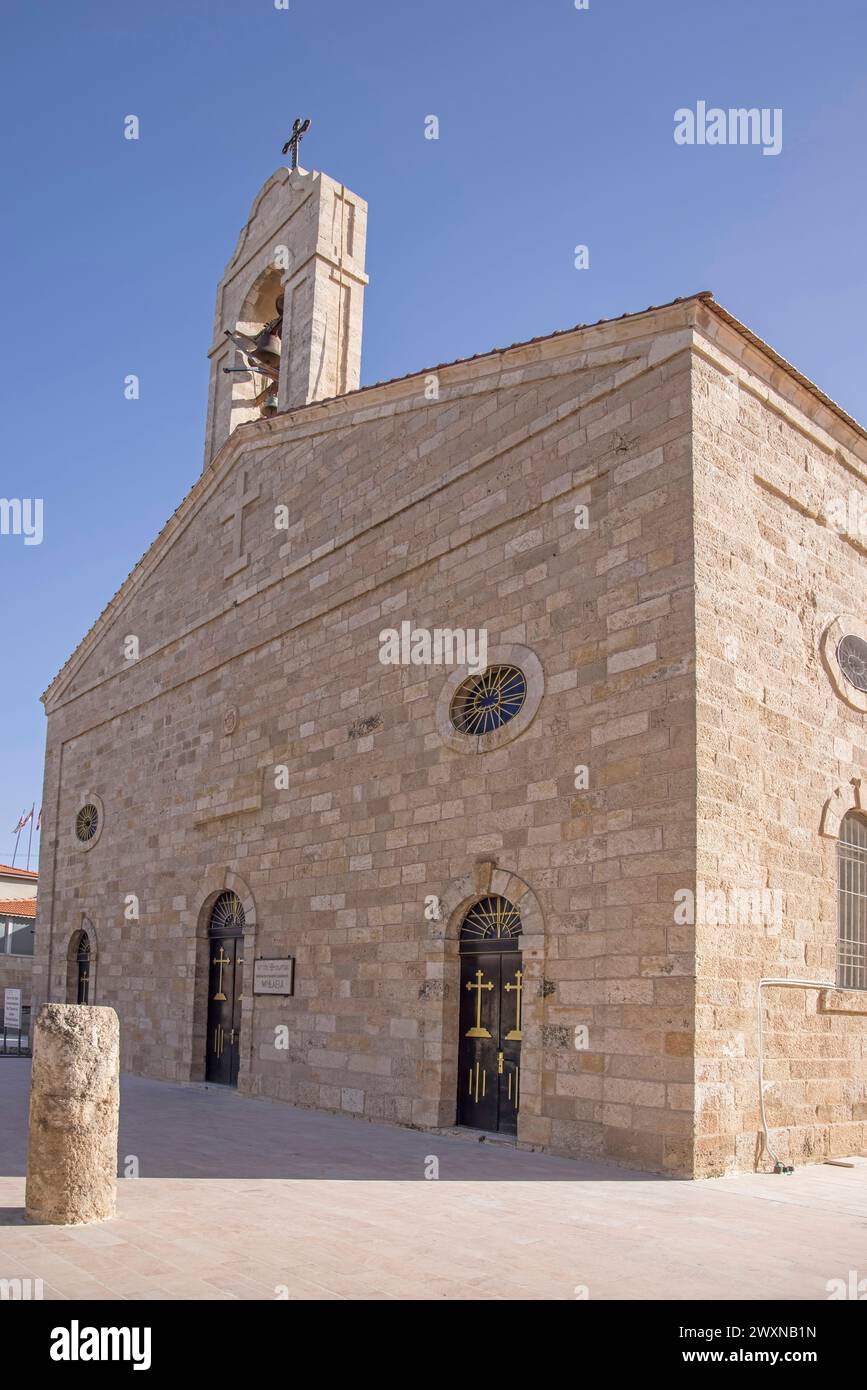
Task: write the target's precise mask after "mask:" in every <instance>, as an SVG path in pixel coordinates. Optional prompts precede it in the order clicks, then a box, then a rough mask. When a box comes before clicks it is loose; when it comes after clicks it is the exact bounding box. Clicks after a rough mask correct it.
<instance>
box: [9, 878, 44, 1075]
mask: <svg viewBox="0 0 867 1390" xmlns="http://www.w3.org/2000/svg"><path fill="white" fill-rule="evenodd" d="M37 879H38V874H36V873H35V872H32V871H30V870H28V869H19V868H14V867H13V866H12V865H10V864H0V1010H2V1008H3V1004H4V1000H5V991H6V990H7V989H13V990H16V989H17V990H20V991H21V1026H20V1028H18V1029H9V1030H6V1029H2V1031H0V1038H2V1039H3V1042H4V1047H5V1048H6V1049H7V1050H8V1049H11V1050H12V1051H15V1052H17V1051H19V1050H20V1049H21V1048H22V1047H29V1042H30V995H31V987H32V974H33V933H34V926H35V922H36V884H37ZM2 1017H3V1014H2V1012H0V1020H2ZM0 1028H2V1025H0Z"/></svg>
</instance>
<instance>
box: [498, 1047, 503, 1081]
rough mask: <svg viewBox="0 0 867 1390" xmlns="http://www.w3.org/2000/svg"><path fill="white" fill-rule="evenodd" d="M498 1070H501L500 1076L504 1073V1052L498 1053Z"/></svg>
mask: <svg viewBox="0 0 867 1390" xmlns="http://www.w3.org/2000/svg"><path fill="white" fill-rule="evenodd" d="M497 1071H498V1072H499V1074H500V1076H502V1075H503V1054H502V1052H498V1053H497Z"/></svg>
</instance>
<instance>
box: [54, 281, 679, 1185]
mask: <svg viewBox="0 0 867 1390" xmlns="http://www.w3.org/2000/svg"><path fill="white" fill-rule="evenodd" d="M692 312H693V308H692V307H690V306H676V307H674V308H672V309H671V310H669V311H659V312H657V313H656V314H654V315H652V316H647V317H643V316H638V317H636V318H634V319H631V320H626V321H623V322H618V323H615V324H609V325H603V326H600V327H598V328H592V329H586V330H582V331H581V332H580V333H575V334H570V335H564V336H563V337H561V338H557V339H553V340H547V341H544V342H542V343H539V344H532V345H527V346H524V347H521V348H516V349H512V350H509V351H508V352H507V353H503V354H497V355H493V356H491V357H489V358H483V359H479V360H477V361H473V362H469V363H464V364H456V365H454V366H452V367H449V368H445V369H443V370H442V372H441V374H440V379H439V398H438V399H436V400H430V399H428V398H426V396H425V386H426V381H425V378H424V377H419V378H415V379H412V380H409V381H404V382H397V383H393V384H392V385H389V386H384V387H378V388H373V389H371V390H370V391H365V392H360V393H358V394H357V395H355V396H350V397H346V398H344V399H342V400H339V401H335V402H328V403H325V404H322V405H314V406H309V407H308V408H307V409H306V410H302V411H297V412H295V413H294V414H289V415H285V416H278V417H275V418H274V419H273V420H271V421H268V422H262V423H261V424H256V425H243V426H241V427H240V429H239V430H238V431H237V432H236V433H235V434H234V435H233V436H232V439H231V440H230V441H229V443H228V444H227V445H226V446H225V448H224V449H223V451H221V453H220V454H219V456H218V457H217V459H216V460H215V463H214V465H213V467H212V468H211V469H209V470H206V472H205V474H204V475H203V477H202V479H201V481H200V482H199V483H198V484H197V485H196V487H195V488H194V489H193V492H192V493H191V494H190V495H189V497H188V498H187V499H185V501H184V502H183V503H182V504H181V506H180V507H179V508H178V511H177V512H176V513H175V515H174V517H173V518H172V519H171V521H170V522H169V523H168V525H167V527H166V528H165V531H164V532H163V533H162V535H161V537H160V538H159V539H158V541H157V542H156V543H155V545H154V546H153V547H152V549H151V551H150V552H149V553H148V555H147V556H146V557H145V559H144V560H143V561H142V563H141V565H140V566H139V567H138V569H137V571H136V573H135V575H134V576H133V579H132V581H131V582H130V583H129V584H128V585H127V586H126V587H125V589H124V590H122V591H121V593H120V595H119V596H118V597H117V598H116V599H115V600H114V601H113V603H112V604H111V605H109V608H108V609H107V610H106V612H105V614H103V615H102V617H101V618H100V619H99V621H98V623H97V624H96V627H95V629H94V632H93V634H92V636H91V638H90V639H89V642H88V643H87V644H86V645H85V647H84V648H83V649H82V651H81V652H80V653H79V654H78V655H77V656H76V657H75V658H74V659H73V660H72V661H71V662H70V663H69V665H68V666H67V667H66V668H65V669H64V671H63V672H62V673H61V675H60V676H59V678H58V679H57V680H56V681H55V683H54V684H53V686H52V688H51V690H50V692H49V694H48V698H47V707H48V711H49V730H48V752H47V761H46V779H45V794H44V804H45V805H46V807H50V811H51V814H50V816H49V815H48V814H47V816H46V819H47V825H48V833H47V834H46V835H44V836H43V841H42V851H41V855H42V857H41V862H40V903H39V914H40V916H39V926H38V929H37V940H38V950H39V956H38V958H37V961H36V966H35V968H36V980H37V993H40V991H41V997H45V998H52V999H62V998H64V997H65V996H64V989H65V988H66V987H67V984H66V982H67V981H68V979H69V978H70V977H69V968H70V962H69V955H70V950H71V945H72V943H73V941H74V939H75V933H76V932H78V931H80V930H81V929H82V927H84V928H85V929H86V930H87V931H88V935H89V937H90V938H91V940H92V942H93V943H94V945H95V957H96V958H95V961H94V966H93V978H94V979H95V1002H96V1003H98V1004H106V1005H111V1006H112V1007H113V1008H115V1009H116V1010H117V1011H118V1013H119V1015H120V1018H121V1046H122V1065H123V1066H124V1068H126V1069H131V1070H134V1071H138V1072H142V1073H145V1074H148V1075H152V1076H156V1077H165V1078H170V1079H178V1080H186V1079H189V1078H191V1077H192V1078H196V1077H200V1076H201V1075H202V1070H203V1062H204V1038H203V1017H204V1007H205V989H206V970H205V966H206V960H207V951H206V944H205V939H204V934H205V931H206V927H207V918H208V912H209V910H210V906H211V904H212V903H213V901H214V898H215V897H216V895H217V893H218V892H219V891H220V890H221V889H222V888H223V887H226V886H229V887H233V888H234V889H235V890H236V891H238V892H239V894H240V895H241V897H242V900H243V901H244V904H245V910H246V913H247V933H246V938H245V959H246V960H247V961H248V962H251V961H252V959H253V957H254V956H256V955H264V956H271V955H284V954H286V953H290V952H291V953H292V954H294V955H295V956H296V962H297V965H296V995H295V997H294V998H291V999H288V1000H286V999H277V1000H273V999H267V998H264V997H260V998H256V999H253V997H252V995H251V994H250V992H249V990H247V991H245V999H244V1019H243V1027H242V1038H243V1055H242V1063H241V1079H240V1084H241V1086H242V1088H244V1089H246V1090H250V1091H254V1092H257V1093H260V1094H266V1095H269V1096H275V1097H279V1098H283V1099H286V1100H289V1101H292V1102H295V1103H298V1104H302V1105H310V1106H317V1107H322V1108H326V1109H334V1110H337V1109H342V1110H345V1111H347V1112H350V1113H355V1114H359V1115H364V1116H367V1117H369V1118H376V1119H386V1120H394V1121H398V1122H401V1123H412V1124H417V1125H423V1126H431V1125H441V1124H449V1123H451V1122H453V1120H454V1114H455V1088H456V1067H457V1028H456V990H457V967H458V957H457V932H458V927H459V921H460V915H461V914H460V908H461V904H463V903H466V902H467V901H468V900H470V899H471V897H472V894H473V892H478V891H482V889H481V888H480V885H482V884H485V883H487V884H500V885H502V884H508V885H509V892H510V893H512V894H513V896H516V897H520V898H521V900H522V902H523V907H522V912H523V913H524V914H525V922H526V938H525V943H524V948H525V964H526V967H527V971H528V979H529V983H530V987H529V988H528V997H527V1001H526V1007H527V1012H526V1015H525V1032H524V1042H523V1044H522V1068H523V1077H524V1085H523V1090H522V1108H521V1116H520V1128H519V1139H520V1141H521V1142H524V1143H529V1144H537V1145H544V1146H546V1147H549V1148H551V1149H553V1150H556V1151H558V1152H565V1153H591V1154H609V1155H610V1156H613V1157H615V1158H617V1159H619V1160H621V1161H623V1162H625V1163H628V1164H632V1165H639V1166H647V1167H652V1168H658V1169H664V1170H667V1171H672V1172H679V1173H691V1172H692V1131H693V1122H692V1104H693V1102H692V1080H693V1062H692V1050H693V1041H692V1034H693V1014H694V982H693V975H694V957H693V949H694V943H693V933H692V929H691V927H689V926H686V927H682V926H680V925H677V924H675V923H674V922H673V920H672V913H671V901H672V894H673V892H674V891H675V890H676V889H677V888H678V887H680V886H681V885H682V884H683V883H684V882H687V883H689V882H692V881H693V879H694V872H695V830H694V801H695V776H696V773H695V739H696V736H695V710H694V697H693V648H694V605H693V583H694V570H693V554H692V474H691V428H692V422H691V410H690V380H691V377H690V357H689V343H690V341H691V329H690V315H691V313H692ZM581 507H586V508H587V509H588V510H587V517H586V520H587V525H586V527H584V526H583V525H579V526H576V520H579V519H580V515H581V514H579V513H576V508H581ZM278 509H280V513H279V514H280V518H281V521H282V522H283V523H285V525H281V526H277V525H275V519H276V518H277V516H278ZM403 620H409V621H411V622H412V623H413V624H414V625H415V626H416V627H428V628H433V627H442V626H448V627H452V628H455V627H464V628H473V629H478V628H480V627H484V628H485V629H486V630H487V631H488V634H489V642H490V647H491V650H492V652H497V651H513V652H514V651H516V650H518V649H523V650H525V651H526V652H528V653H530V654H531V655H532V658H533V660H535V661H536V662H537V663H538V666H539V669H540V671H541V696H540V698H539V700H538V705H537V708H536V710H535V714H534V715H533V717H532V719H531V720H530V721H529V723H528V724H527V727H526V728H524V729H523V732H521V733H520V735H519V736H518V737H516V738H514V739H511V740H510V741H503V742H502V744H501V745H500V746H495V747H493V748H491V749H490V750H489V751H485V752H478V753H477V752H468V751H466V750H461V749H458V748H455V747H454V746H452V745H451V744H450V742H449V740H448V739H446V738H444V737H443V736H442V732H441V725H442V705H443V699H444V691H445V690H446V687H447V683H448V681H449V679H450V678H451V677H452V675H453V673H452V672H451V671H450V670H448V669H444V668H435V667H430V668H420V667H417V666H408V667H401V666H386V665H383V664H382V663H381V662H380V660H379V634H380V632H381V631H382V630H383V629H384V628H386V627H391V626H395V627H399V625H400V623H401V622H402V621H403ZM131 634H133V635H136V636H137V637H138V639H139V643H140V656H139V659H138V660H135V661H127V660H125V659H124V656H123V652H124V642H125V638H126V637H127V636H129V635H131ZM528 660H529V658H528ZM579 767H581V768H586V782H584V783H581V779H580V778H578V781H579V783H581V784H580V785H579V786H576V777H577V776H578V775H577V769H578V768H579ZM278 769H279V770H280V771H279V774H278V775H275V774H277V773H278ZM86 795H93V796H98V797H99V798H101V802H102V804H103V806H104V822H103V826H102V830H101V833H100V835H99V838H98V840H97V841H96V842H95V843H94V844H93V846H92V848H90V849H87V850H83V849H81V848H80V847H79V846H78V845H77V844H76V843H75V840H74V836H73V822H74V817H75V813H76V811H77V809H78V807H79V805H80V804H81V802H82V799H83V798H84V797H85V796H86ZM130 895H134V897H135V900H136V903H137V905H138V910H139V915H138V917H137V918H136V919H130V918H129V917H128V916H127V915H126V913H127V904H128V899H129V896H130ZM428 895H435V896H438V897H440V899H441V901H442V903H443V905H444V911H443V914H442V919H441V922H440V924H436V923H431V922H429V921H427V920H426V919H425V916H424V903H425V898H426V896H428ZM280 1027H285V1028H287V1029H288V1038H289V1046H288V1048H285V1049H282V1050H278V1049H277V1048H276V1047H275V1037H276V1033H275V1030H276V1029H278V1028H280ZM576 1027H586V1029H587V1036H586V1039H585V1040H584V1041H581V1042H580V1045H579V1046H576V1032H575V1030H576Z"/></svg>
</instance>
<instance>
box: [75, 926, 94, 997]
mask: <svg viewBox="0 0 867 1390" xmlns="http://www.w3.org/2000/svg"><path fill="white" fill-rule="evenodd" d="M76 968H77V987H76V992H75V1002H76V1004H89V1003H90V939H89V937H88V935H87V932H86V931H83V932H82V933H81V936H80V938H79V941H78V951H77V954H76Z"/></svg>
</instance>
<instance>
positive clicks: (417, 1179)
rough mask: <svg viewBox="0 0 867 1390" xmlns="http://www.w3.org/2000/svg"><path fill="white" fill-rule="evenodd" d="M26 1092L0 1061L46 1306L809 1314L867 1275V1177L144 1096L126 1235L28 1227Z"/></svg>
mask: <svg viewBox="0 0 867 1390" xmlns="http://www.w3.org/2000/svg"><path fill="white" fill-rule="evenodd" d="M28 1084H29V1064H28V1063H27V1062H26V1061H25V1060H19V1059H15V1058H8V1059H2V1060H0V1278H13V1277H20V1278H27V1277H29V1278H33V1279H36V1278H41V1279H43V1280H44V1285H45V1297H46V1298H55V1299H61V1298H62V1299H77V1298H96V1299H148V1298H157V1299H187V1298H189V1299H220V1300H222V1299H273V1298H275V1297H277V1296H278V1294H279V1293H283V1292H284V1291H285V1293H288V1297H289V1298H290V1299H407V1298H419V1299H476V1298H478V1299H488V1298H491V1299H503V1298H520V1299H558V1300H559V1299H569V1300H571V1299H574V1298H575V1297H576V1288H579V1287H580V1286H587V1288H588V1289H589V1294H590V1297H591V1299H630V1300H633V1299H648V1298H674V1299H682V1300H690V1301H693V1300H701V1299H711V1298H733V1299H777V1298H784V1299H793V1300H810V1299H826V1298H827V1296H828V1295H827V1290H826V1283H827V1281H828V1280H829V1279H833V1278H843V1279H846V1278H848V1273H849V1271H850V1270H858V1271H860V1277H867V1159H856V1160H854V1162H855V1166H854V1167H853V1168H851V1169H850V1168H832V1167H828V1166H822V1165H819V1166H815V1167H805V1168H801V1169H799V1170H798V1171H797V1172H796V1173H795V1174H793V1175H792V1176H790V1177H782V1176H775V1175H773V1174H751V1175H746V1176H745V1175H742V1176H740V1177H736V1178H727V1179H712V1180H707V1181H704V1182H693V1183H690V1182H676V1181H671V1180H666V1179H664V1178H659V1177H656V1176H654V1175H653V1174H648V1173H635V1172H630V1171H628V1170H624V1169H619V1168H615V1167H613V1166H611V1165H609V1164H604V1163H596V1162H586V1163H585V1162H577V1161H572V1160H568V1159H557V1158H553V1157H551V1156H550V1155H546V1154H532V1153H525V1152H522V1151H516V1150H513V1149H510V1148H508V1147H502V1146H499V1145H488V1144H479V1143H468V1142H467V1141H466V1140H464V1139H459V1138H455V1137H452V1136H450V1135H445V1134H436V1135H431V1134H423V1133H420V1132H418V1131H414V1130H403V1129H398V1128H396V1127H391V1126H387V1125H378V1124H367V1123H365V1122H364V1121H360V1120H355V1119H351V1118H348V1117H345V1116H333V1115H321V1114H318V1113H316V1112H313V1111H307V1110H298V1109H295V1108H293V1107H291V1106H288V1105H281V1104H279V1103H277V1102H273V1101H260V1100H253V1099H249V1098H246V1097H242V1096H238V1095H237V1094H235V1093H234V1092H228V1091H224V1090H221V1089H220V1088H205V1087H202V1086H177V1085H171V1084H169V1083H166V1082H158V1081H148V1080H144V1079H142V1078H141V1077H124V1078H123V1083H122V1100H121V1128H120V1149H119V1152H120V1159H121V1165H123V1162H124V1160H125V1158H126V1157H127V1156H135V1158H136V1159H137V1160H138V1164H139V1172H140V1176H139V1177H138V1178H137V1179H134V1180H133V1179H128V1180H121V1181H120V1183H119V1191H118V1216H117V1217H116V1218H115V1219H114V1220H113V1221H110V1222H107V1223H105V1224H104V1225H97V1226H86V1227H65V1228H58V1227H52V1226H28V1225H25V1224H24V1221H23V1205H24V1177H23V1174H24V1160H25V1149H26V1118H27V1089H28ZM430 1156H435V1157H436V1158H437V1159H438V1161H439V1174H440V1175H439V1180H438V1181H429V1180H426V1179H425V1177H424V1172H425V1165H426V1161H427V1160H428V1158H429V1157H430ZM121 1171H123V1168H122V1167H121Z"/></svg>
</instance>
